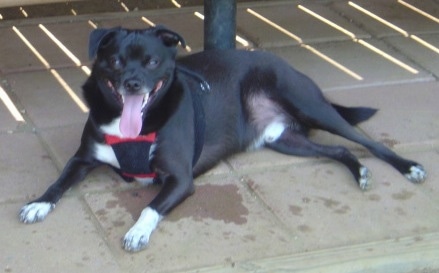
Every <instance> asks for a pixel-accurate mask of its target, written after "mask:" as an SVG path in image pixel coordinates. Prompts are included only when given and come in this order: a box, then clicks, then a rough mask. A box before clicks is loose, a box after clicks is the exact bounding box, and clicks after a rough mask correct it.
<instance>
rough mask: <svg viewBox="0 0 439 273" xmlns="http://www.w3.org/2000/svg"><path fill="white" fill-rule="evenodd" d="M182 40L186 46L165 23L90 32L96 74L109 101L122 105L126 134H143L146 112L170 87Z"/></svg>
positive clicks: (115, 104) (123, 128) (123, 131)
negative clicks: (143, 117)
mask: <svg viewBox="0 0 439 273" xmlns="http://www.w3.org/2000/svg"><path fill="white" fill-rule="evenodd" d="M179 43H180V44H181V45H182V46H183V47H185V42H184V40H183V38H182V37H181V36H180V35H179V34H177V33H175V32H173V31H171V30H168V29H166V28H164V27H152V28H148V29H143V30H129V29H123V28H112V29H96V30H94V31H93V32H92V33H91V34H90V42H89V55H90V58H95V62H94V65H93V72H92V77H94V78H95V79H96V80H97V81H98V84H99V86H100V90H101V91H102V92H103V93H104V94H103V95H104V97H105V99H106V100H107V103H110V104H111V105H114V106H115V107H119V108H120V109H121V121H120V130H121V132H122V134H123V135H124V136H125V137H136V136H138V135H139V133H140V130H141V129H142V122H143V120H142V115H143V112H144V111H145V110H146V109H147V108H148V107H149V106H150V105H151V104H153V103H154V101H156V100H159V99H160V97H162V95H163V93H164V92H165V91H166V90H167V88H168V86H169V84H170V82H171V81H172V78H173V74H174V70H175V56H176V53H177V49H176V46H177V45H178V44H179Z"/></svg>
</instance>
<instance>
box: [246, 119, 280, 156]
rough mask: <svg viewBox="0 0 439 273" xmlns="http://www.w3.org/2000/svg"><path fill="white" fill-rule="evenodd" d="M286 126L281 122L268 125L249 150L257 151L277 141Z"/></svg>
mask: <svg viewBox="0 0 439 273" xmlns="http://www.w3.org/2000/svg"><path fill="white" fill-rule="evenodd" d="M285 128H286V126H285V124H284V123H282V122H280V121H273V122H271V123H270V124H268V125H267V126H266V127H265V129H264V131H263V132H262V134H261V135H260V136H259V137H258V138H256V139H255V140H254V141H253V143H252V145H250V147H249V148H248V150H255V149H259V148H261V147H262V146H263V145H264V144H265V143H271V142H274V141H276V140H277V139H278V138H279V137H280V136H281V135H282V133H283V131H284V130H285Z"/></svg>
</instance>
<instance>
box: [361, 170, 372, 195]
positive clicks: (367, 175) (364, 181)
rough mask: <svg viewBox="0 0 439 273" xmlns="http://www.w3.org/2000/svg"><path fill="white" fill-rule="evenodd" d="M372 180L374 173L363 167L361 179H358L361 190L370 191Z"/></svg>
mask: <svg viewBox="0 0 439 273" xmlns="http://www.w3.org/2000/svg"><path fill="white" fill-rule="evenodd" d="M371 178H372V173H371V172H370V171H369V169H368V168H366V167H364V166H361V167H360V178H359V179H358V184H359V185H360V188H361V189H362V190H363V191H365V190H368V189H369V187H370V181H371Z"/></svg>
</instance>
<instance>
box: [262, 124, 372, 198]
mask: <svg viewBox="0 0 439 273" xmlns="http://www.w3.org/2000/svg"><path fill="white" fill-rule="evenodd" d="M265 145H266V146H267V147H268V148H271V149H273V150H275V151H278V152H280V153H284V154H288V155H297V156H306V157H312V156H324V157H328V158H331V159H334V160H337V161H339V162H340V163H342V164H344V165H345V166H346V167H347V168H348V169H349V170H350V171H351V173H352V174H353V176H354V178H355V180H356V181H357V183H358V185H359V186H360V188H361V189H362V190H366V189H367V188H368V187H369V185H370V178H371V174H370V172H369V170H368V169H367V168H366V167H364V166H363V165H361V163H360V162H359V161H358V159H357V158H356V157H355V156H354V155H353V154H352V153H351V152H350V151H349V150H348V149H347V148H345V147H343V146H327V145H320V144H317V143H314V142H312V141H310V140H309V139H308V138H307V137H306V136H305V135H303V134H300V133H297V132H294V131H293V130H291V129H289V128H286V129H285V130H284V131H283V132H282V134H281V135H280V136H279V137H278V138H277V139H275V140H273V141H266V143H265Z"/></svg>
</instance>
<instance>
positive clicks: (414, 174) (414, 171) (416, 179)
mask: <svg viewBox="0 0 439 273" xmlns="http://www.w3.org/2000/svg"><path fill="white" fill-rule="evenodd" d="M404 176H405V177H406V178H407V179H408V180H410V181H411V182H413V183H422V182H424V181H425V179H427V172H426V171H425V170H424V167H422V166H421V165H419V164H416V165H413V166H411V167H410V169H409V172H408V173H406V174H404Z"/></svg>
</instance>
